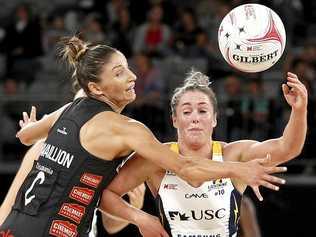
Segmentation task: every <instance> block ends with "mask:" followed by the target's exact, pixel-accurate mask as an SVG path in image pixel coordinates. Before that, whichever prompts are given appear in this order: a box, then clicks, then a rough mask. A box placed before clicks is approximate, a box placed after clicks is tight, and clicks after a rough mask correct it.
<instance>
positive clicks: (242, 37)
mask: <svg viewBox="0 0 316 237" xmlns="http://www.w3.org/2000/svg"><path fill="white" fill-rule="evenodd" d="M218 44H219V48H220V51H221V53H222V55H223V57H224V58H225V60H226V61H227V62H228V63H229V64H230V65H231V66H232V67H234V68H236V69H238V70H240V71H243V72H261V71H264V70H267V69H268V68H270V67H271V66H273V65H274V64H275V63H276V62H277V61H278V60H279V59H280V57H281V56H282V54H283V51H284V48H285V44H286V33H285V29H284V25H283V23H282V20H281V19H280V17H279V16H278V15H277V14H276V13H275V12H274V11H273V10H272V9H270V8H268V7H266V6H263V5H260V4H244V5H241V6H238V7H236V8H234V9H233V10H231V11H230V12H229V13H228V14H227V15H226V16H225V17H224V19H223V20H222V22H221V24H220V26H219V29H218Z"/></svg>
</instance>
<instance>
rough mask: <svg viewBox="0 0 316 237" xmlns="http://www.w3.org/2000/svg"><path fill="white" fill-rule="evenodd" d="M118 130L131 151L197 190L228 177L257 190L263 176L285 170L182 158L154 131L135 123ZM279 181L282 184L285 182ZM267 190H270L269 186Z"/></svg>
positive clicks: (258, 164) (259, 164)
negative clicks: (168, 171) (209, 181)
mask: <svg viewBox="0 0 316 237" xmlns="http://www.w3.org/2000/svg"><path fill="white" fill-rule="evenodd" d="M117 130H118V131H119V132H118V133H120V136H121V139H122V140H123V143H124V144H126V146H127V147H129V149H131V150H134V151H136V152H137V153H138V154H139V155H140V156H142V157H144V158H145V159H147V160H149V161H151V162H153V163H154V164H156V165H157V166H160V167H162V168H163V169H166V170H170V171H173V172H175V173H176V174H177V175H178V176H179V177H181V178H182V179H184V180H185V181H187V182H188V183H190V184H191V185H193V186H199V185H200V184H201V183H203V182H205V181H207V180H215V179H220V178H227V177H230V178H236V179H240V180H242V181H243V182H244V183H246V184H248V185H250V186H253V185H257V184H258V183H259V181H261V180H262V179H264V180H266V179H267V178H266V177H265V178H264V177H263V176H266V175H267V174H270V173H277V172H282V171H284V169H283V168H282V167H263V164H261V162H253V163H248V162H247V163H242V162H230V161H227V162H218V161H213V160H210V159H201V158H198V157H195V158H193V157H192V158H188V157H181V156H180V155H178V154H177V153H175V152H173V151H171V150H170V149H169V147H167V146H164V145H163V144H161V143H160V142H159V141H158V140H157V139H156V138H155V137H154V135H153V134H152V133H151V132H150V130H148V129H147V128H146V127H145V126H144V125H143V124H141V123H139V122H136V121H135V120H130V121H129V122H127V123H125V124H124V123H120V126H118V128H117ZM264 156H265V155H264ZM264 156H263V157H264ZM257 157H258V156H257ZM241 171H244V172H241ZM245 174H247V176H246V175H245ZM268 176H269V175H268ZM271 177H272V176H270V177H268V178H271ZM268 181H269V180H268ZM270 181H271V179H270ZM270 181H269V182H270ZM274 181H275V180H274ZM274 181H273V182H274ZM278 181H280V183H282V182H281V180H278ZM278 181H276V182H278ZM264 186H267V183H265V185H264ZM268 188H270V187H268Z"/></svg>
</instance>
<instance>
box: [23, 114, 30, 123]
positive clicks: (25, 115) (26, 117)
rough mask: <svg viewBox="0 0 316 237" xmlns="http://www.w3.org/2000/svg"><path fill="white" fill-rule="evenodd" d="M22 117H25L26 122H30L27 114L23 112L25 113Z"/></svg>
mask: <svg viewBox="0 0 316 237" xmlns="http://www.w3.org/2000/svg"><path fill="white" fill-rule="evenodd" d="M22 116H23V120H24V122H28V121H29V116H28V115H27V113H26V112H23V113H22Z"/></svg>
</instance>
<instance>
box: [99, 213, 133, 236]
mask: <svg viewBox="0 0 316 237" xmlns="http://www.w3.org/2000/svg"><path fill="white" fill-rule="evenodd" d="M102 223H103V227H104V229H106V231H107V232H108V233H109V234H115V233H118V232H119V231H121V230H122V229H124V228H125V227H126V226H127V225H128V224H129V223H128V222H127V221H125V220H121V219H118V218H115V217H114V216H111V215H110V214H108V213H104V212H102Z"/></svg>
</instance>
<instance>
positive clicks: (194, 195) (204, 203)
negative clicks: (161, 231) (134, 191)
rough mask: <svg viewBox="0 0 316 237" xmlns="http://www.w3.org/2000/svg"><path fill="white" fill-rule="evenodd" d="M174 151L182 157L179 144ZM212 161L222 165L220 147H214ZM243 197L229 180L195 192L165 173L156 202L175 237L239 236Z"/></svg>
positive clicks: (215, 143) (171, 174)
mask: <svg viewBox="0 0 316 237" xmlns="http://www.w3.org/2000/svg"><path fill="white" fill-rule="evenodd" d="M171 149H172V150H173V151H174V152H177V153H179V147H178V144H177V143H172V144H171ZM212 151H213V155H212V157H213V160H214V161H220V162H222V161H223V156H222V148H221V144H220V143H219V142H217V141H214V142H213V144H212ZM241 197H242V196H241V194H240V193H239V192H238V191H237V190H236V189H235V188H234V186H233V184H232V181H231V180H230V179H229V178H223V179H217V180H213V181H208V182H205V183H203V184H202V185H201V186H200V187H198V188H194V187H192V186H190V185H189V184H188V183H186V182H185V181H184V180H182V179H180V178H179V177H177V176H176V175H175V174H174V173H172V172H170V171H166V173H165V176H164V177H163V179H162V182H161V184H160V187H159V191H158V195H157V198H156V202H157V204H158V211H159V215H160V219H161V222H162V223H163V225H164V227H165V229H166V230H167V231H168V232H169V235H170V236H173V237H234V236H237V230H238V222H239V207H240V201H241Z"/></svg>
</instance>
